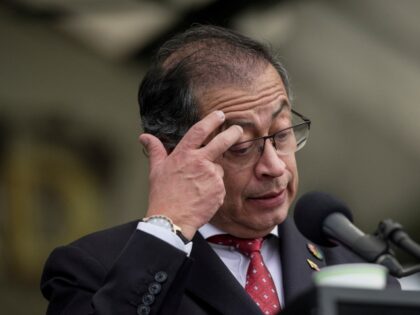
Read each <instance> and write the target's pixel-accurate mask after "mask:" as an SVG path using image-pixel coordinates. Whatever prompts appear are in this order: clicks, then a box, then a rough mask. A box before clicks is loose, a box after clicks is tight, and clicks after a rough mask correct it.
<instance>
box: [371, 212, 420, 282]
mask: <svg viewBox="0 0 420 315" xmlns="http://www.w3.org/2000/svg"><path fill="white" fill-rule="evenodd" d="M375 236H376V237H378V238H379V239H380V240H382V241H384V242H386V244H388V248H389V245H390V243H391V242H392V243H393V244H394V245H396V246H397V247H399V248H401V249H403V250H405V251H406V252H408V253H409V254H411V255H412V256H414V257H415V258H417V259H419V260H420V245H419V244H417V243H416V242H414V241H413V240H412V239H411V238H410V237H409V236H408V234H407V233H406V232H405V231H404V230H403V228H402V225H401V224H399V223H398V222H395V221H393V220H391V219H387V220H384V221H381V222H380V223H379V226H378V229H377V230H376V232H375ZM376 262H377V263H379V264H381V265H384V266H385V267H387V268H388V269H389V272H390V274H391V275H393V276H395V277H398V278H401V277H406V276H409V275H412V274H414V273H417V272H420V265H416V266H412V267H409V268H405V269H404V268H403V267H402V266H401V265H400V263H399V262H398V261H397V259H396V258H395V257H394V256H393V255H392V254H391V253H390V251H388V253H384V254H382V255H381V256H379V257H378V258H377V259H376Z"/></svg>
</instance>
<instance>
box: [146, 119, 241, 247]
mask: <svg viewBox="0 0 420 315" xmlns="http://www.w3.org/2000/svg"><path fill="white" fill-rule="evenodd" d="M224 120H225V115H224V113H223V112H222V111H215V112H212V113H210V114H209V115H207V116H206V117H205V118H203V119H202V120H201V121H199V122H198V123H196V124H195V125H194V126H192V127H191V128H190V129H189V130H188V132H187V133H186V134H185V136H184V137H183V138H182V139H181V141H180V142H179V143H178V145H177V146H176V147H175V149H174V150H173V151H172V152H171V153H170V154H169V155H168V153H167V152H166V150H165V148H164V146H163V144H162V142H161V141H160V140H159V139H158V138H156V137H154V136H153V135H151V134H142V135H140V137H139V140H140V142H141V143H142V144H143V145H144V146H145V148H146V150H147V152H148V154H149V163H150V165H149V168H150V170H149V189H150V190H149V206H148V211H147V214H146V215H147V216H151V215H158V214H160V215H166V216H168V217H169V218H171V219H172V220H173V222H174V223H175V224H176V225H178V226H179V227H181V229H182V232H183V234H184V236H185V237H186V238H188V239H192V237H193V236H194V234H195V232H196V231H197V230H198V229H199V228H200V227H201V226H202V225H204V224H205V223H207V222H208V221H209V220H210V219H211V218H212V217H213V215H214V214H215V213H216V211H217V210H218V209H219V208H220V206H221V205H222V204H223V200H224V197H225V194H226V191H225V187H224V184H223V169H222V167H221V166H220V165H219V164H217V163H215V160H216V159H217V158H218V157H220V156H221V155H222V154H223V153H224V152H225V151H226V150H227V149H229V148H230V147H231V146H232V145H233V144H235V143H236V142H237V141H238V140H239V138H240V137H241V135H242V133H243V130H242V128H241V127H240V126H231V127H229V128H228V129H226V130H224V131H223V132H221V133H219V134H217V135H216V136H215V137H214V138H213V139H211V141H210V142H209V143H207V144H206V145H203V144H204V142H205V141H206V139H208V137H209V136H210V135H211V134H212V133H213V132H214V131H215V130H216V129H217V128H218V127H219V126H220V125H221V124H222V123H223V122H224Z"/></svg>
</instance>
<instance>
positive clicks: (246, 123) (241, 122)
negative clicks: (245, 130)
mask: <svg viewBox="0 0 420 315" xmlns="http://www.w3.org/2000/svg"><path fill="white" fill-rule="evenodd" d="M285 107H287V108H290V104H289V102H288V101H287V100H282V101H281V103H280V105H279V108H278V109H277V110H276V111H275V112H273V113H272V114H271V118H272V119H274V118H276V117H277V116H278V115H279V114H280V113H281V112H282V111H283V109H284V108H285ZM233 125H239V126H241V127H250V126H251V127H252V126H254V123H253V122H251V121H249V120H243V119H227V120H226V121H225V123H224V124H223V128H224V129H227V128H229V127H230V126H233Z"/></svg>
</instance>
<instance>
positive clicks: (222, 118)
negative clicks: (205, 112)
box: [216, 110, 225, 120]
mask: <svg viewBox="0 0 420 315" xmlns="http://www.w3.org/2000/svg"><path fill="white" fill-rule="evenodd" d="M216 114H217V115H218V116H219V117H220V119H221V120H225V113H224V112H222V111H221V110H216Z"/></svg>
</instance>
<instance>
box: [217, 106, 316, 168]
mask: <svg viewBox="0 0 420 315" xmlns="http://www.w3.org/2000/svg"><path fill="white" fill-rule="evenodd" d="M291 113H292V119H291V126H290V127H287V128H284V129H282V130H280V131H277V132H275V133H273V134H272V135H269V136H264V137H259V138H255V139H251V140H246V141H242V142H239V143H237V144H235V145H233V146H231V147H230V148H229V149H228V150H227V151H226V152H225V153H224V154H223V159H224V160H226V161H227V162H229V163H230V164H232V165H233V166H234V167H235V168H246V167H249V166H252V165H254V164H255V163H256V162H257V161H258V159H259V158H260V157H261V155H262V154H263V152H264V148H265V142H266V140H267V139H269V140H270V141H271V143H272V145H273V147H274V148H275V149H276V151H277V154H278V155H279V156H284V155H289V154H292V153H295V152H297V151H299V150H300V149H302V148H303V147H304V146H305V144H306V141H307V140H308V137H309V129H310V127H311V121H310V120H309V119H308V118H306V117H305V116H303V115H302V114H299V113H298V112H296V111H295V110H293V109H292V110H291Z"/></svg>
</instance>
